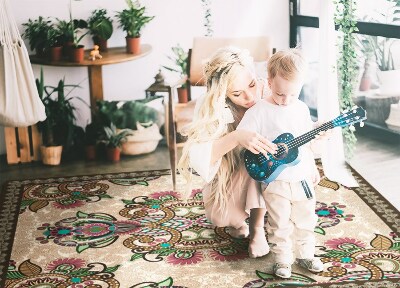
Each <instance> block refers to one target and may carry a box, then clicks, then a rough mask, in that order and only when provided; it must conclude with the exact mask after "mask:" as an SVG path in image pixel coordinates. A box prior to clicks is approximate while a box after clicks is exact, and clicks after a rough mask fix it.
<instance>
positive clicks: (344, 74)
mask: <svg viewBox="0 0 400 288" xmlns="http://www.w3.org/2000/svg"><path fill="white" fill-rule="evenodd" d="M335 4H336V13H335V23H336V25H338V26H339V32H341V34H340V42H341V45H342V49H340V58H339V60H338V73H339V93H340V97H339V104H340V109H341V110H342V111H343V110H346V109H351V107H353V106H354V102H353V97H352V96H353V94H354V87H355V86H354V81H355V80H356V79H357V53H356V44H355V39H354V35H353V32H356V31H358V28H357V27H356V24H357V21H356V20H355V19H356V17H355V15H354V13H355V11H356V1H355V0H337V1H335ZM342 133H343V137H344V139H345V144H346V146H345V154H346V158H348V159H349V158H351V157H352V156H353V154H354V149H355V144H356V142H357V138H356V136H355V135H354V127H353V128H352V126H350V127H345V128H343V129H342Z"/></svg>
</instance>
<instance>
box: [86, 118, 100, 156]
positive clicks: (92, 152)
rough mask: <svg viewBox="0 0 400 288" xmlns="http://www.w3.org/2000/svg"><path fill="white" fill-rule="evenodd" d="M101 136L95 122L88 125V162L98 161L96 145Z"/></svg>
mask: <svg viewBox="0 0 400 288" xmlns="http://www.w3.org/2000/svg"><path fill="white" fill-rule="evenodd" d="M99 134H100V133H99V129H98V127H97V125H96V123H95V122H91V123H90V124H87V125H86V127H85V138H84V143H85V155H86V157H85V158H86V160H95V159H96V144H97V139H98V138H99V136H100V135H99Z"/></svg>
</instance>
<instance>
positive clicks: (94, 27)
mask: <svg viewBox="0 0 400 288" xmlns="http://www.w3.org/2000/svg"><path fill="white" fill-rule="evenodd" d="M87 22H88V29H89V31H90V34H91V35H92V36H93V42H94V44H95V45H98V46H99V48H100V51H107V40H108V39H110V37H111V35H112V33H113V26H112V20H111V18H110V17H108V16H107V10H106V9H96V10H94V11H93V12H92V15H91V16H90V17H89V19H88V21H87Z"/></svg>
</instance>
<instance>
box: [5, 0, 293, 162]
mask: <svg viewBox="0 0 400 288" xmlns="http://www.w3.org/2000/svg"><path fill="white" fill-rule="evenodd" d="M9 2H10V3H11V6H12V8H13V14H14V17H15V19H16V21H17V23H18V25H19V28H20V32H21V33H22V31H23V30H22V25H21V24H22V23H24V22H27V21H28V19H29V18H31V19H36V18H37V17H38V16H44V17H46V16H51V17H57V18H61V19H68V17H69V16H68V7H69V0H57V1H54V0H35V1H26V0H9ZM140 2H141V3H142V5H145V6H146V8H147V11H148V12H147V13H148V15H154V16H156V17H155V18H154V20H153V21H152V22H150V23H149V24H148V25H147V26H146V27H145V28H144V30H143V31H142V43H148V44H150V45H151V46H152V52H151V53H150V54H149V55H147V56H145V57H143V58H141V59H139V60H136V61H131V62H126V63H122V64H115V65H106V66H103V89H104V90H103V91H104V99H105V100H131V99H137V98H143V97H145V94H144V90H145V89H146V88H147V87H148V86H149V85H150V84H152V83H153V82H154V76H155V75H156V74H157V72H158V69H159V67H160V66H161V65H168V64H170V63H169V60H168V59H167V58H166V55H170V54H171V51H170V48H171V47H172V46H175V45H176V44H177V43H179V44H180V45H181V46H182V47H183V48H184V49H189V48H190V47H191V43H192V41H193V37H195V36H204V34H205V28H204V27H203V24H204V20H203V6H202V2H201V1H200V0H141V1H140ZM288 2H289V1H282V0H213V1H212V5H211V13H212V22H213V30H214V36H215V37H240V36H258V35H267V36H269V37H271V39H272V41H273V42H272V43H273V47H276V48H278V49H283V48H287V47H288V46H289V13H288V9H289V8H288ZM125 7H126V3H125V0H96V1H94V0H82V1H73V2H72V13H73V18H83V19H87V18H88V17H89V15H90V14H91V11H92V10H94V9H97V8H105V9H107V11H108V13H109V14H110V15H112V16H113V17H114V15H115V12H116V11H121V10H122V9H124V8H125ZM117 26H118V23H117V21H116V20H115V19H114V33H113V35H112V37H111V38H110V40H109V47H116V46H125V33H124V32H123V31H122V30H121V29H120V28H118V27H117ZM25 43H26V44H27V42H25ZM83 44H84V45H85V46H86V48H89V47H92V45H93V44H92V41H91V38H90V36H89V35H88V36H86V37H85V39H83ZM28 49H29V47H28ZM43 69H44V79H45V84H46V85H55V84H56V83H57V82H58V80H59V79H61V78H62V77H64V76H65V80H66V83H68V84H77V83H81V86H82V88H81V89H76V90H75V91H74V92H73V94H71V95H74V96H80V97H81V98H83V99H84V100H85V101H86V102H87V103H89V102H90V101H89V88H88V75H87V69H86V68H66V67H49V66H43ZM33 72H34V74H35V77H39V72H40V66H39V65H33ZM163 73H164V74H165V75H166V76H167V80H174V75H171V74H168V73H167V72H165V71H163ZM74 103H76V104H77V105H79V106H82V104H81V103H80V102H74ZM89 116H90V113H89V108H87V107H82V108H81V109H80V110H79V115H78V125H80V126H84V125H86V124H87V123H88V121H89ZM0 154H5V141H4V129H3V127H2V126H0Z"/></svg>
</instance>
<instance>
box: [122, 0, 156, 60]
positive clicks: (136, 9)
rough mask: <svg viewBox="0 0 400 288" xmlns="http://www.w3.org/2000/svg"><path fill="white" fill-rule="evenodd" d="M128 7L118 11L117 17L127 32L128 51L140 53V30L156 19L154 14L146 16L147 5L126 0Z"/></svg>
mask: <svg viewBox="0 0 400 288" xmlns="http://www.w3.org/2000/svg"><path fill="white" fill-rule="evenodd" d="M126 3H127V4H128V9H124V10H122V11H120V12H117V15H116V17H117V18H118V21H119V23H120V25H119V27H121V28H122V29H123V30H124V31H125V32H126V47H127V53H131V54H139V53H140V35H141V34H140V32H141V30H142V28H143V27H144V26H145V25H146V24H147V23H149V22H150V21H151V20H153V19H154V16H146V15H145V12H146V7H144V6H143V7H140V6H139V4H138V3H133V2H132V0H126Z"/></svg>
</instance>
